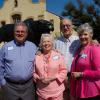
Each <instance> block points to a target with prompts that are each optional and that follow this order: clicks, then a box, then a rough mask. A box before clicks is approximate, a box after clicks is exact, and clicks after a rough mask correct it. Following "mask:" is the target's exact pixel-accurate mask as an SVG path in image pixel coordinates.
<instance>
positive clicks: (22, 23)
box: [14, 21, 28, 32]
mask: <svg viewBox="0 0 100 100" xmlns="http://www.w3.org/2000/svg"><path fill="white" fill-rule="evenodd" d="M18 26H23V27H25V28H26V32H28V27H27V25H26V24H25V23H24V22H22V21H19V22H17V23H15V25H14V31H15V30H16V27H18Z"/></svg>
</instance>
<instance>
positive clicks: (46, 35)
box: [39, 33, 54, 48]
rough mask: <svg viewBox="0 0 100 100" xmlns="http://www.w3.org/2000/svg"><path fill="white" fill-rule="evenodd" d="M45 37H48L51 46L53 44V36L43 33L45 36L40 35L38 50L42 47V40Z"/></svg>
mask: <svg viewBox="0 0 100 100" xmlns="http://www.w3.org/2000/svg"><path fill="white" fill-rule="evenodd" d="M46 37H48V38H49V39H50V41H51V43H52V44H53V42H54V39H53V36H52V35H51V34H49V33H45V34H42V35H41V39H40V44H39V46H40V48H41V47H42V44H43V40H44V38H46Z"/></svg>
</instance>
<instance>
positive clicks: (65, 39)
mask: <svg viewBox="0 0 100 100" xmlns="http://www.w3.org/2000/svg"><path fill="white" fill-rule="evenodd" d="M63 39H64V42H71V40H72V35H71V36H70V37H69V38H65V37H64V36H63Z"/></svg>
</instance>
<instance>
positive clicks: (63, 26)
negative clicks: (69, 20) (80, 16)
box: [61, 24, 71, 28]
mask: <svg viewBox="0 0 100 100" xmlns="http://www.w3.org/2000/svg"><path fill="white" fill-rule="evenodd" d="M61 27H62V28H65V27H67V28H70V27H71V25H69V24H65V25H61Z"/></svg>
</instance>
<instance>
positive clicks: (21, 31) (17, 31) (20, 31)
mask: <svg viewBox="0 0 100 100" xmlns="http://www.w3.org/2000/svg"><path fill="white" fill-rule="evenodd" d="M15 32H16V33H26V31H24V30H16V31H15Z"/></svg>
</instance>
